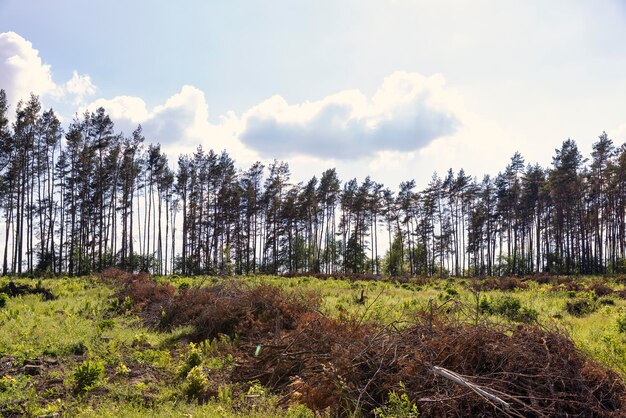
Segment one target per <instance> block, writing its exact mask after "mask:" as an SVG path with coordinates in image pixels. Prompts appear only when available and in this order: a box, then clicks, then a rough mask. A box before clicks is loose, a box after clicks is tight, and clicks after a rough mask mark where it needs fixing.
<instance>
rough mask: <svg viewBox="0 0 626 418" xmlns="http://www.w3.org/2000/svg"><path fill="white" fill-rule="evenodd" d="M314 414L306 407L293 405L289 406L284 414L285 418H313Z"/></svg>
mask: <svg viewBox="0 0 626 418" xmlns="http://www.w3.org/2000/svg"><path fill="white" fill-rule="evenodd" d="M315 417H316V415H315V412H313V411H311V410H310V409H309V408H307V407H306V405H302V404H299V403H298V404H295V405H291V406H290V407H289V408H288V409H287V412H285V418H315Z"/></svg>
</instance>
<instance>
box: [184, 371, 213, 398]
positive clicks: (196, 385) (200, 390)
mask: <svg viewBox="0 0 626 418" xmlns="http://www.w3.org/2000/svg"><path fill="white" fill-rule="evenodd" d="M208 387H209V379H207V377H206V376H205V375H204V372H203V371H202V367H201V366H195V367H193V368H192V369H191V370H190V371H189V373H187V377H186V378H185V384H184V386H183V390H184V391H185V394H186V395H187V396H188V397H189V398H200V397H201V396H202V395H203V394H204V393H205V392H206V391H207V389H208Z"/></svg>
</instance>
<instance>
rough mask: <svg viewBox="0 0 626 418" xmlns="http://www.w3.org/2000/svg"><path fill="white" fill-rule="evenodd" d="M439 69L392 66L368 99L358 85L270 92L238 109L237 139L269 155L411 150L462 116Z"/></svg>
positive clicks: (349, 155) (453, 127)
mask: <svg viewBox="0 0 626 418" xmlns="http://www.w3.org/2000/svg"><path fill="white" fill-rule="evenodd" d="M448 96H449V94H448V93H447V92H446V91H445V80H444V78H443V76H441V75H434V76H431V77H424V76H422V75H420V74H417V73H407V72H396V73H393V74H391V75H390V76H388V77H386V78H385V80H384V81H383V83H382V85H381V86H380V87H379V89H378V90H377V91H376V93H375V94H374V95H373V97H372V98H371V99H368V98H367V97H366V96H365V94H363V93H361V92H360V91H358V90H347V91H342V92H339V93H336V94H333V95H331V96H328V97H326V98H324V99H322V100H319V101H313V102H305V103H302V104H296V105H290V104H288V103H287V101H286V100H285V99H283V98H282V97H281V96H274V97H272V98H270V99H268V100H266V101H264V102H262V103H260V104H259V105H257V106H255V107H253V108H252V109H250V110H249V111H247V112H245V113H244V115H243V118H242V119H243V121H244V123H245V128H244V130H243V132H241V134H240V138H241V140H242V141H243V142H244V143H245V144H246V145H247V146H249V147H251V148H253V149H255V150H256V151H258V152H259V153H260V154H261V155H264V156H268V157H287V156H293V155H298V154H306V155H309V156H314V157H318V158H323V159H325V158H335V159H353V158H363V157H372V156H374V155H376V154H377V153H379V152H381V151H405V152H406V151H414V150H417V149H420V148H423V147H425V146H427V145H428V144H429V143H431V142H432V141H433V140H434V139H436V138H440V137H444V136H448V135H451V134H453V133H454V132H456V131H457V129H458V128H459V126H460V124H461V121H460V119H459V117H458V115H456V114H455V111H454V109H453V108H452V106H450V103H449V102H448V100H447V99H448Z"/></svg>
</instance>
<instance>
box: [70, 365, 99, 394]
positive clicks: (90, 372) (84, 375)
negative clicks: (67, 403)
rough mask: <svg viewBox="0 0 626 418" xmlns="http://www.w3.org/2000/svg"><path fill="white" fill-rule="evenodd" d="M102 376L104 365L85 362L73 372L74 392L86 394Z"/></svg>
mask: <svg viewBox="0 0 626 418" xmlns="http://www.w3.org/2000/svg"><path fill="white" fill-rule="evenodd" d="M103 375H104V365H103V364H102V363H100V362H97V361H92V360H86V361H84V362H83V363H82V364H81V365H80V366H78V367H77V368H76V369H75V370H74V389H75V391H76V392H87V391H89V390H91V389H93V387H94V386H95V385H96V383H98V381H99V380H100V378H101V377H102V376H103Z"/></svg>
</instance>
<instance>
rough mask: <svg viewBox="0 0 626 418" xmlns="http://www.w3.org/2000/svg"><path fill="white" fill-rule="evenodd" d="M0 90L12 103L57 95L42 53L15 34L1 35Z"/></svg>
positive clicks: (56, 88) (5, 33) (56, 89)
mask: <svg viewBox="0 0 626 418" xmlns="http://www.w3.org/2000/svg"><path fill="white" fill-rule="evenodd" d="M0 88H3V89H4V90H5V91H6V93H7V98H8V100H9V102H10V103H13V104H15V103H17V102H18V101H19V100H23V99H27V98H28V95H29V94H30V93H34V94H37V95H43V94H50V93H53V94H58V87H57V86H56V84H55V83H54V82H53V81H52V73H51V71H50V66H49V65H47V64H44V63H43V61H42V60H41V58H40V57H39V51H37V50H36V49H34V48H33V45H32V44H31V43H30V42H29V41H27V40H26V39H24V38H22V37H21V36H20V35H18V34H17V33H15V32H4V33H0Z"/></svg>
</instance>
